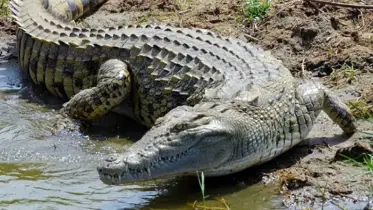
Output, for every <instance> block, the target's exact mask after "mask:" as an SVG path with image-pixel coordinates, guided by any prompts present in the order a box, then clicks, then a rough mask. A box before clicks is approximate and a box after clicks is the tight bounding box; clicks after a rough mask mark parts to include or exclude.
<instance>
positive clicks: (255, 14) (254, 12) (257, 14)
mask: <svg viewBox="0 0 373 210" xmlns="http://www.w3.org/2000/svg"><path fill="white" fill-rule="evenodd" d="M270 6H271V0H246V1H245V4H244V12H245V15H246V18H247V19H248V20H249V21H253V20H256V19H262V18H263V17H264V16H265V15H266V14H267V12H268V11H269V9H270Z"/></svg>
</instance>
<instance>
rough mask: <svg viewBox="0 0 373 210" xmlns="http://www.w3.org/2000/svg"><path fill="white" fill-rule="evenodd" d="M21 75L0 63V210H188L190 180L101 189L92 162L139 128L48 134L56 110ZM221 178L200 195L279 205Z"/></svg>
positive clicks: (261, 190)
mask: <svg viewBox="0 0 373 210" xmlns="http://www.w3.org/2000/svg"><path fill="white" fill-rule="evenodd" d="M19 73H20V70H19V69H18V64H17V63H9V64H6V65H5V64H1V65H0V145H1V147H0V209H192V208H191V207H190V206H189V205H188V203H192V202H193V201H195V200H200V191H199V188H198V184H197V180H196V179H195V178H183V179H177V180H166V181H157V182H146V183H138V184H128V185H124V186H107V185H104V184H103V183H101V181H100V180H99V179H98V175H97V172H96V169H95V167H96V165H97V162H98V161H99V160H101V159H102V158H103V157H104V156H105V154H108V153H114V152H120V151H122V150H123V149H124V148H125V147H126V146H128V145H129V144H131V143H132V142H133V141H131V140H128V139H127V138H125V137H130V139H136V138H138V137H139V136H141V134H142V133H143V132H144V129H141V128H138V127H139V126H136V124H134V123H133V122H123V123H122V128H123V129H121V130H124V131H123V132H119V131H118V130H116V131H111V130H110V129H109V128H104V127H98V128H99V129H95V130H96V131H95V132H91V134H90V135H89V136H83V135H81V134H78V133H62V134H59V135H52V133H51V128H52V127H53V122H54V120H55V119H54V116H55V114H56V111H54V110H57V109H58V108H59V106H60V104H59V103H58V101H57V102H56V101H54V100H53V97H50V96H49V97H46V98H45V97H44V98H43V97H39V96H38V95H39V93H36V92H35V91H32V90H33V88H30V87H27V85H26V86H23V85H22V84H24V83H21V82H20V78H21V76H22V75H20V74H19ZM109 126H110V125H109ZM227 179H228V181H227ZM227 179H219V180H218V183H211V184H210V183H208V184H207V186H206V187H207V192H206V193H207V194H209V195H210V196H212V197H214V196H222V197H224V198H225V199H226V200H227V202H228V203H229V204H230V205H231V207H232V208H233V209H267V208H268V209H273V208H272V207H273V205H276V206H279V204H280V203H279V202H274V201H272V200H273V198H274V197H273V196H274V195H275V194H276V191H275V190H274V188H272V187H268V186H264V185H263V184H254V185H251V186H242V185H241V186H240V184H237V182H235V181H231V179H232V177H230V178H227ZM233 179H234V178H233ZM222 181H223V182H222ZM219 183H220V184H219ZM259 183H260V182H259ZM215 204H216V205H217V204H218V203H216V202H215V203H212V205H215ZM271 206H272V207H271Z"/></svg>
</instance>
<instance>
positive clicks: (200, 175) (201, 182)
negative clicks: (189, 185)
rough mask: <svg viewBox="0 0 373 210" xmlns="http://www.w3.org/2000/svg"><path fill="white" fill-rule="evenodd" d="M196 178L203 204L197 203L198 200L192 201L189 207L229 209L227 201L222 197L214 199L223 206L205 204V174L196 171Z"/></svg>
mask: <svg viewBox="0 0 373 210" xmlns="http://www.w3.org/2000/svg"><path fill="white" fill-rule="evenodd" d="M197 178H198V183H199V187H200V189H201V194H202V202H203V204H202V205H200V204H198V201H194V203H193V204H191V207H192V208H193V209H195V210H230V207H229V206H228V204H227V202H226V201H225V200H224V198H220V199H216V200H217V201H218V202H220V203H221V204H222V206H223V207H213V206H207V205H206V203H205V201H206V198H207V197H209V196H208V195H207V196H206V195H205V189H206V188H205V175H204V174H203V172H201V173H199V172H198V171H197Z"/></svg>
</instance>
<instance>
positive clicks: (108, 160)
mask: <svg viewBox="0 0 373 210" xmlns="http://www.w3.org/2000/svg"><path fill="white" fill-rule="evenodd" d="M116 160H117V159H116V158H114V157H110V158H107V159H106V160H105V161H106V162H113V161H116Z"/></svg>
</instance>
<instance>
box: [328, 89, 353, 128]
mask: <svg viewBox="0 0 373 210" xmlns="http://www.w3.org/2000/svg"><path fill="white" fill-rule="evenodd" d="M323 111H324V112H325V113H326V114H327V115H328V116H329V117H330V118H331V119H332V120H333V122H334V123H336V124H338V125H339V127H340V128H341V129H342V130H343V131H344V132H345V133H346V134H351V133H354V132H355V131H356V130H357V128H356V124H355V123H354V121H355V117H354V116H353V114H352V112H351V111H350V109H349V108H348V107H347V105H346V104H345V103H343V101H342V100H341V99H340V98H338V97H337V96H335V95H333V94H332V93H330V91H329V90H327V89H324V104H323Z"/></svg>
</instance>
